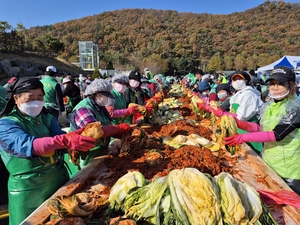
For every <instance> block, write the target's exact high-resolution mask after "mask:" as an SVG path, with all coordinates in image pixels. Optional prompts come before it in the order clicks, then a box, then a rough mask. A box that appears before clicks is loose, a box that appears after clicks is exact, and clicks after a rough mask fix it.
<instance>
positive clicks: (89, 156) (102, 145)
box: [65, 98, 111, 177]
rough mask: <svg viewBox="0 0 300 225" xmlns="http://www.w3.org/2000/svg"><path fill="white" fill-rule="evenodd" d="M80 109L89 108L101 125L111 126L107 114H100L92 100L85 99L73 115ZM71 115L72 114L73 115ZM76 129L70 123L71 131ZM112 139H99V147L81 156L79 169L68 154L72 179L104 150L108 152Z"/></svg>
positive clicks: (67, 160) (66, 156)
mask: <svg viewBox="0 0 300 225" xmlns="http://www.w3.org/2000/svg"><path fill="white" fill-rule="evenodd" d="M79 108H87V109H90V110H91V111H93V113H94V116H95V118H96V119H97V120H98V121H100V122H101V125H110V124H111V122H110V119H109V118H108V117H107V116H106V114H105V113H103V112H99V111H98V110H97V109H96V108H95V107H94V106H93V103H92V101H91V99H90V98H85V99H83V100H82V101H80V102H79V103H78V104H77V105H76V106H75V108H74V109H73V111H72V113H73V112H74V111H75V110H77V109H79ZM72 113H71V114H72ZM74 130H75V128H74V127H73V125H72V124H71V123H70V131H74ZM109 141H110V138H101V139H99V141H98V143H97V145H96V147H95V148H93V149H91V150H90V151H89V152H87V153H82V154H81V155H82V156H84V157H81V158H80V163H79V164H80V167H77V166H76V165H74V164H73V163H72V159H71V157H70V156H69V155H68V154H66V155H65V161H66V162H67V165H68V167H69V169H70V171H69V175H70V177H73V176H74V175H75V174H76V173H78V171H79V170H80V169H81V168H83V167H84V166H85V165H87V164H88V163H89V162H90V161H92V160H93V159H94V158H95V157H97V156H100V155H101V153H102V152H103V150H106V149H107V147H108V144H109Z"/></svg>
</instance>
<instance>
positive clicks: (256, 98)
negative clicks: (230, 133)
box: [212, 71, 263, 154]
mask: <svg viewBox="0 0 300 225" xmlns="http://www.w3.org/2000/svg"><path fill="white" fill-rule="evenodd" d="M250 79H251V78H250V75H249V74H248V73H247V72H244V71H236V72H235V73H233V74H232V76H231V85H232V87H233V88H234V89H235V91H236V92H235V93H234V94H233V95H232V97H231V98H230V112H231V113H232V114H234V116H236V118H238V119H239V120H241V121H250V122H256V123H257V122H258V120H259V117H260V116H259V112H260V109H261V106H262V104H263V101H262V100H261V93H260V92H259V91H258V90H256V89H255V88H253V87H251V86H250V85H249V82H250ZM212 112H213V113H214V114H215V115H216V116H222V115H223V114H226V113H228V112H226V111H223V110H222V109H219V110H214V109H212ZM238 133H239V134H241V133H246V131H244V130H242V129H238ZM247 144H248V145H249V146H250V147H251V148H252V149H253V150H254V151H255V152H257V153H258V154H259V153H260V152H261V151H262V143H247Z"/></svg>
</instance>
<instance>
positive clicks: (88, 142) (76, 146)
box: [32, 127, 96, 155]
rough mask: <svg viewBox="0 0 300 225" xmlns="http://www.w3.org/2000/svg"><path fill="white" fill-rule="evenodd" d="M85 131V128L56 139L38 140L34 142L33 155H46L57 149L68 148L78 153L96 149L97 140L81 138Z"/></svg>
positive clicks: (57, 136) (58, 136) (45, 138)
mask: <svg viewBox="0 0 300 225" xmlns="http://www.w3.org/2000/svg"><path fill="white" fill-rule="evenodd" d="M83 130H84V127H83V128H81V129H79V130H76V131H73V132H70V133H67V134H61V135H56V136H54V137H43V138H36V139H34V141H33V144H32V145H33V150H32V152H33V154H35V155H45V154H49V153H51V152H53V151H55V150H57V149H62V148H67V149H72V150H77V151H83V152H86V151H89V150H90V149H92V148H94V147H95V142H96V139H94V138H90V137H85V136H81V135H80V134H81V133H82V131H83Z"/></svg>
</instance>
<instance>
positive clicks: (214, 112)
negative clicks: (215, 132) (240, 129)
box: [211, 108, 236, 117]
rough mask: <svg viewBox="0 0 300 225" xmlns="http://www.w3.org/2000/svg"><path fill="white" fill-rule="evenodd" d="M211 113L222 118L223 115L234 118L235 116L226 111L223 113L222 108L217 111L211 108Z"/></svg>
mask: <svg viewBox="0 0 300 225" xmlns="http://www.w3.org/2000/svg"><path fill="white" fill-rule="evenodd" d="M211 111H212V113H213V114H214V115H215V116H217V117H221V116H224V115H229V116H233V117H236V114H233V113H230V112H227V111H223V110H222V108H218V109H214V108H211Z"/></svg>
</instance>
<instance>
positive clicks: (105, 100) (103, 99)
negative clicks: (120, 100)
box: [96, 96, 109, 106]
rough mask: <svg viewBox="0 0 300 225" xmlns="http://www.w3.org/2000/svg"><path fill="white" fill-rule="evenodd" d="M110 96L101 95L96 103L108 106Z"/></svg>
mask: <svg viewBox="0 0 300 225" xmlns="http://www.w3.org/2000/svg"><path fill="white" fill-rule="evenodd" d="M108 102H109V101H108V97H106V96H101V97H100V98H98V99H97V100H96V103H97V104H98V105H99V106H106V105H107V104H108Z"/></svg>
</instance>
